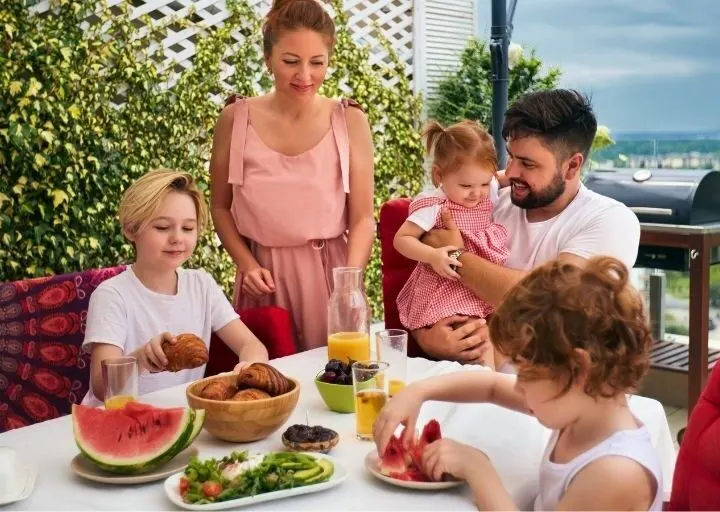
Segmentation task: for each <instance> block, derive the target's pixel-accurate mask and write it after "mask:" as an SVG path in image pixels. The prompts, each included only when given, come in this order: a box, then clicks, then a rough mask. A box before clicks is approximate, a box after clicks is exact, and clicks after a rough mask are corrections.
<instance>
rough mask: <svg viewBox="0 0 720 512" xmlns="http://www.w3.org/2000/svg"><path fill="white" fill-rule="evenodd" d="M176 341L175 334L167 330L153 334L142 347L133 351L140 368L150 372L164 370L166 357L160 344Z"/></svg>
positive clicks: (166, 361) (166, 363) (166, 362)
mask: <svg viewBox="0 0 720 512" xmlns="http://www.w3.org/2000/svg"><path fill="white" fill-rule="evenodd" d="M175 342H176V339H175V336H174V335H172V334H171V333H169V332H164V333H162V334H160V335H158V336H155V337H154V338H152V339H151V340H150V341H148V342H147V343H145V345H143V346H142V347H140V348H139V349H137V350H136V351H135V352H133V354H132V355H133V356H134V357H135V358H136V359H137V360H138V364H139V365H140V368H144V369H145V370H147V371H149V372H150V373H158V372H162V371H165V369H166V368H167V365H168V359H167V356H166V355H165V352H164V351H163V348H162V344H163V343H170V344H173V343H175Z"/></svg>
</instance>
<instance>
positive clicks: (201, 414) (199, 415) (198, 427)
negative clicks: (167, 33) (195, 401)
mask: <svg viewBox="0 0 720 512" xmlns="http://www.w3.org/2000/svg"><path fill="white" fill-rule="evenodd" d="M204 424H205V409H195V421H194V422H193V430H192V432H190V437H189V438H188V440H187V443H185V446H183V450H184V449H185V448H187V447H188V446H190V445H191V444H192V443H193V441H195V439H196V438H197V436H199V435H200V432H201V431H202V428H203V425H204ZM181 451H182V450H181Z"/></svg>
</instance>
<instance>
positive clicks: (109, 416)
mask: <svg viewBox="0 0 720 512" xmlns="http://www.w3.org/2000/svg"><path fill="white" fill-rule="evenodd" d="M202 415H203V419H204V411H203V413H202ZM196 416H197V415H196V412H195V410H193V409H187V408H182V407H177V408H172V409H162V408H156V407H153V406H150V405H147V404H139V403H136V402H130V403H128V404H127V405H126V406H125V407H123V408H122V409H115V410H110V411H108V410H103V409H96V408H92V407H86V406H83V405H73V408H72V418H73V432H74V434H75V442H76V443H77V445H78V448H80V451H81V452H82V453H83V455H85V457H87V458H88V459H90V460H91V461H92V462H94V463H95V464H96V465H97V466H98V467H100V468H102V469H104V470H106V471H109V472H112V473H121V474H140V473H146V472H148V471H152V470H153V469H155V468H157V467H159V466H161V465H162V464H165V463H166V462H168V461H169V460H171V459H172V458H173V457H175V456H176V455H177V454H178V453H180V452H181V451H182V450H184V449H185V447H186V446H187V444H188V442H189V441H190V438H191V436H192V435H193V434H194V433H195V429H196V423H195V418H196ZM198 432H199V429H198ZM195 435H197V434H195Z"/></svg>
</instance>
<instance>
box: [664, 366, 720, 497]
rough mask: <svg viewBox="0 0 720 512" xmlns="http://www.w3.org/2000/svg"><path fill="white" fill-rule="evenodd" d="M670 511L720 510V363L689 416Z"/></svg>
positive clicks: (678, 457) (677, 464)
mask: <svg viewBox="0 0 720 512" xmlns="http://www.w3.org/2000/svg"><path fill="white" fill-rule="evenodd" d="M669 510H720V364H716V365H715V368H714V369H713V371H712V374H711V375H710V380H709V382H708V384H707V386H706V387H705V390H704V391H703V394H702V396H701V397H700V400H698V403H697V404H696V405H695V407H694V408H693V411H692V414H691V415H690V420H689V421H688V425H687V430H685V435H684V436H683V439H682V444H681V445H680V451H679V452H678V456H677V462H676V463H675V474H674V475H673V486H672V495H671V497H670V505H669Z"/></svg>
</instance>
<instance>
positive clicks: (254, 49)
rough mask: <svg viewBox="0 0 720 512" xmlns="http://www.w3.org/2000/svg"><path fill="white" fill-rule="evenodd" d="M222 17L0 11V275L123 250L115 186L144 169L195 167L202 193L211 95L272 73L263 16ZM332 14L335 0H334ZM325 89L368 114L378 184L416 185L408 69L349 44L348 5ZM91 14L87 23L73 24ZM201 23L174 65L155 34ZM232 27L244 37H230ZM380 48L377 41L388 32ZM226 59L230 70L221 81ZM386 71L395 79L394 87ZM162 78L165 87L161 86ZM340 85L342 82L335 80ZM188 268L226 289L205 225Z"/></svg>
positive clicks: (372, 274) (371, 273)
mask: <svg viewBox="0 0 720 512" xmlns="http://www.w3.org/2000/svg"><path fill="white" fill-rule="evenodd" d="M227 3H228V8H229V10H230V12H231V16H230V17H229V18H228V19H226V20H225V21H224V24H223V26H222V27H211V28H205V29H202V28H201V27H199V26H198V25H195V24H193V23H192V22H190V21H188V19H171V20H168V21H167V22H164V23H162V24H158V23H157V22H152V21H151V20H150V19H149V17H147V16H144V17H142V18H141V21H142V22H143V24H144V25H145V26H153V28H152V29H151V30H148V31H146V32H144V31H143V30H141V29H140V28H139V27H138V26H137V24H136V23H135V22H133V21H132V20H131V19H130V16H129V14H130V11H131V9H132V8H131V6H130V3H123V4H120V5H117V6H113V7H108V6H107V5H104V4H103V5H98V2H96V1H95V0H73V1H71V0H56V1H54V2H53V4H52V8H51V10H50V11H48V12H46V13H43V14H35V13H33V12H31V11H30V9H29V8H28V7H27V6H26V5H25V4H24V3H23V2H10V3H9V4H8V5H7V6H6V8H4V9H3V10H2V11H0V27H2V28H3V30H2V32H1V35H0V47H2V52H1V53H0V175H2V176H3V179H2V181H0V226H1V229H0V231H1V232H2V236H1V237H0V280H3V281H10V280H15V279H22V278H26V277H34V276H41V275H48V274H54V273H63V272H71V271H77V270H80V269H83V268H91V267H104V266H110V265H115V264H117V263H120V262H126V261H128V260H130V259H132V246H131V245H130V244H129V243H127V241H126V240H124V238H123V236H122V234H121V232H120V228H119V225H118V222H117V216H116V212H117V208H118V203H119V200H120V197H121V195H122V192H123V191H124V190H125V188H126V187H127V186H128V185H129V184H130V183H131V182H132V181H134V180H135V179H137V178H138V177H139V176H141V175H142V174H143V173H145V172H146V171H147V170H148V169H152V168H155V167H161V166H164V167H172V168H178V169H183V170H186V171H188V172H191V173H192V174H193V175H194V176H195V177H196V178H197V179H198V181H199V184H200V186H201V188H202V189H203V190H205V191H206V192H207V191H208V181H209V176H208V172H207V165H208V160H209V151H210V144H211V140H212V129H213V127H214V124H215V121H216V119H217V116H218V114H219V111H220V107H221V106H220V105H219V104H218V102H219V100H221V99H222V98H224V97H225V96H227V95H228V94H230V93H231V92H239V93H241V94H244V95H248V96H252V95H255V94H258V93H261V92H264V91H267V90H268V88H269V86H270V82H269V79H268V76H267V74H266V73H265V69H264V64H263V59H262V53H261V50H260V48H261V47H260V44H259V43H260V20H259V19H258V17H257V16H256V14H255V13H254V11H253V10H252V9H251V8H250V7H249V6H248V5H247V3H245V2H244V1H237V0H228V2H227ZM332 5H333V7H334V9H335V11H336V12H342V4H341V2H340V1H339V0H336V1H335V2H334V3H333V4H332ZM336 19H337V25H338V45H337V50H336V53H335V56H334V59H333V62H332V63H331V66H332V68H333V72H332V75H331V76H330V78H329V80H328V82H327V84H326V86H325V90H324V92H325V93H326V94H329V95H331V96H340V95H341V94H340V93H341V90H346V91H347V93H346V94H343V95H345V96H349V97H353V98H355V99H356V100H358V101H359V102H360V103H361V104H362V105H363V106H364V107H365V109H366V111H367V112H368V115H369V118H370V120H371V122H372V124H373V135H374V141H375V147H376V156H375V164H376V195H375V202H376V205H377V206H379V205H380V204H382V202H384V201H385V200H386V199H388V198H389V197H391V196H392V195H408V194H412V193H415V192H416V191H417V190H418V189H419V187H420V186H421V183H422V179H423V176H422V168H421V165H420V161H421V158H422V148H421V145H420V140H419V135H418V133H417V126H416V122H417V119H418V118H419V116H420V110H421V104H420V99H419V98H418V97H416V96H414V95H413V94H412V89H411V87H410V84H409V81H408V80H407V79H406V77H405V68H404V65H403V64H402V62H401V61H400V60H399V59H398V58H397V55H396V54H395V53H394V52H392V53H391V54H392V57H393V65H392V66H390V67H387V68H386V67H378V66H376V67H371V66H370V65H369V64H368V52H369V49H368V48H365V47H362V46H359V45H357V44H355V43H354V42H353V41H352V39H351V37H350V33H349V30H348V26H347V23H348V19H347V16H345V15H340V16H338V17H337V18H336ZM85 20H88V21H89V27H87V28H82V23H83V22H84V21H85ZM182 28H198V29H199V33H198V35H197V38H196V39H195V44H196V52H197V53H196V55H195V56H194V57H193V59H192V64H193V66H192V68H190V69H187V70H183V71H180V72H179V73H178V72H176V71H175V66H173V65H172V63H171V64H170V65H168V66H166V65H164V63H167V59H166V56H165V54H164V53H163V50H162V46H161V45H160V44H158V43H159V42H160V41H161V40H162V39H163V38H164V36H165V35H166V34H167V31H168V30H169V29H174V30H178V29H182ZM235 31H239V32H240V33H241V34H242V35H243V36H244V39H243V41H241V42H236V41H235V39H234V38H233V37H232V34H233V33H234V32H235ZM384 44H385V46H386V48H388V49H390V48H389V44H388V42H387V41H384ZM223 61H225V62H227V63H229V64H232V65H234V67H235V69H236V70H240V71H237V72H235V73H234V74H233V75H232V76H230V77H228V78H226V82H227V83H228V84H230V88H229V89H228V87H227V86H226V85H225V84H224V83H223V81H222V79H221V71H222V69H223ZM382 77H393V78H395V79H396V84H395V86H394V87H393V88H386V87H384V86H383V83H382V80H381V78H382ZM168 84H170V87H168ZM341 88H342V89H341ZM189 266H203V267H204V268H206V269H207V270H208V271H209V272H211V273H212V274H213V275H214V276H215V278H216V279H217V280H218V281H219V282H220V283H222V284H223V285H224V286H225V288H226V291H229V290H230V287H231V283H232V280H233V276H234V267H233V265H232V262H231V261H230V258H229V257H228V255H227V254H226V253H225V251H224V250H223V249H222V247H220V246H219V244H218V243H217V242H216V237H215V236H214V232H213V230H212V227H211V229H210V230H208V232H207V233H206V234H205V235H204V236H203V238H202V239H201V241H200V242H199V248H198V250H196V253H195V255H194V257H193V259H192V260H191V262H190V263H189ZM367 285H368V290H369V294H370V299H371V302H372V304H373V307H374V314H375V316H376V317H379V316H380V315H381V289H380V266H379V262H378V252H377V248H375V249H374V250H373V259H372V261H371V263H370V265H369V268H368V273H367Z"/></svg>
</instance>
